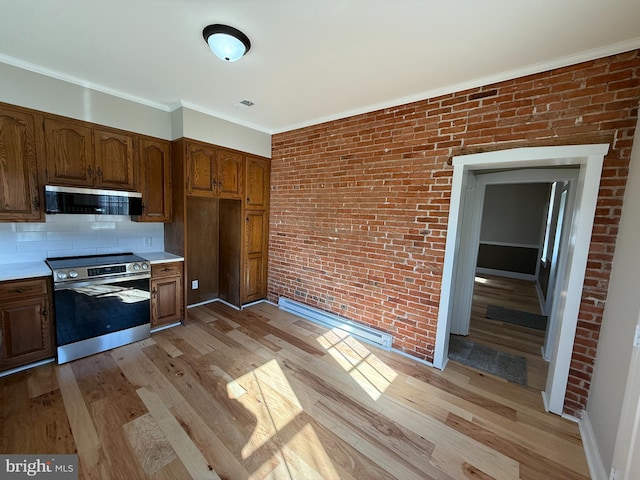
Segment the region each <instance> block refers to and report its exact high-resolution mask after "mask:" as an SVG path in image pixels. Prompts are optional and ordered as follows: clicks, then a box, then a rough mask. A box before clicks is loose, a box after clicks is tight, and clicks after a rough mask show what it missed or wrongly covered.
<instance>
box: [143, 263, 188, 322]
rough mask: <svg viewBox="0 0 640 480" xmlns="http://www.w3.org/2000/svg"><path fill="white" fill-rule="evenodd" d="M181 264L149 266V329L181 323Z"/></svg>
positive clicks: (182, 315) (182, 295)
mask: <svg viewBox="0 0 640 480" xmlns="http://www.w3.org/2000/svg"><path fill="white" fill-rule="evenodd" d="M182 263H183V262H168V263H158V264H153V265H151V328H152V329H153V328H158V327H162V326H165V325H170V324H172V323H176V322H180V321H182V319H183V317H184V289H183V275H182Z"/></svg>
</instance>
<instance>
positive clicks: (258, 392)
mask: <svg viewBox="0 0 640 480" xmlns="http://www.w3.org/2000/svg"><path fill="white" fill-rule="evenodd" d="M227 395H228V396H229V398H232V399H235V400H237V401H238V402H239V403H240V404H241V405H242V406H243V407H244V408H246V409H247V410H248V411H249V412H250V413H251V414H252V415H253V416H254V417H255V421H256V423H255V425H254V426H253V431H252V433H251V437H250V438H249V440H248V441H247V443H246V444H245V446H244V447H243V448H242V451H241V454H242V458H243V459H247V458H249V457H250V456H251V455H254V454H256V453H257V452H258V451H259V450H261V449H268V451H273V454H272V455H271V457H270V458H269V460H267V461H266V462H265V463H264V464H263V465H262V466H261V467H260V468H259V470H258V472H255V474H257V476H256V478H264V476H265V475H266V476H268V477H269V478H286V479H293V478H310V479H311V478H315V477H314V476H317V478H319V479H321V478H335V479H338V478H340V477H339V475H338V473H337V472H336V470H335V467H334V466H333V463H332V461H331V459H330V458H329V456H328V455H327V452H326V451H325V449H324V447H323V445H322V442H321V440H320V439H319V438H318V436H317V434H316V432H315V430H314V428H313V426H312V425H311V424H309V423H308V422H306V421H305V420H304V419H303V418H302V417H299V416H300V415H301V414H302V413H303V412H304V409H303V407H302V404H301V403H300V401H299V400H298V397H297V396H296V394H295V392H294V390H293V388H292V387H291V384H290V383H289V381H288V380H287V378H286V376H285V374H284V372H283V371H282V368H281V367H280V365H279V364H278V362H277V361H276V360H275V359H274V360H269V361H268V362H266V363H265V364H263V365H261V366H260V367H258V368H255V369H253V370H252V371H251V372H249V373H247V374H245V375H243V376H241V377H239V378H237V379H235V380H232V381H230V382H229V383H227ZM318 472H319V473H320V474H321V475H320V476H318ZM252 477H253V475H252Z"/></svg>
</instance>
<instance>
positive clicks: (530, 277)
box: [476, 267, 537, 282]
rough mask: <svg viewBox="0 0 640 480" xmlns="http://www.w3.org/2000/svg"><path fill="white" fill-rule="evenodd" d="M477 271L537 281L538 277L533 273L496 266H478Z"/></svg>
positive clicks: (484, 273)
mask: <svg viewBox="0 0 640 480" xmlns="http://www.w3.org/2000/svg"><path fill="white" fill-rule="evenodd" d="M476 273H480V274H481V275H495V276H497V277H506V278H515V279H518V280H529V281H531V282H535V281H536V279H537V277H536V275H535V274H533V273H520V272H511V271H509V270H498V269H496V268H484V267H476Z"/></svg>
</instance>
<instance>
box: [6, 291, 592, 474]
mask: <svg viewBox="0 0 640 480" xmlns="http://www.w3.org/2000/svg"><path fill="white" fill-rule="evenodd" d="M189 316H190V323H189V326H187V327H176V328H172V329H169V330H165V331H162V332H158V333H156V334H154V335H153V337H152V338H151V339H148V340H145V341H142V342H138V343H135V344H132V345H127V346H124V347H120V348H117V349H115V350H112V351H110V352H106V353H102V354H97V355H94V356H91V357H88V358H84V359H80V360H77V361H74V362H71V363H69V364H65V365H62V366H55V365H53V364H48V365H44V366H40V367H37V368H35V369H32V370H29V371H25V372H21V373H18V374H14V375H11V376H8V377H5V378H2V379H0V408H1V412H0V413H1V415H0V429H1V430H0V439H1V444H0V451H1V452H2V453H73V452H78V454H79V459H80V470H81V471H80V478H87V479H88V478H95V479H110V478H111V479H126V480H129V479H136V478H153V479H169V478H173V479H188V478H214V479H215V478H222V479H233V480H235V479H262V478H274V479H304V480H306V479H330V478H341V479H358V480H361V479H385V478H396V479H401V480H410V479H416V480H418V479H419V480H425V479H452V478H453V479H479V480H486V479H492V478H494V479H518V478H522V479H535V480H539V479H558V480H567V479H587V478H588V469H587V464H586V461H585V456H584V452H583V448H582V443H581V441H580V435H579V432H578V426H577V425H576V424H574V423H572V422H570V421H568V420H565V419H562V418H560V417H558V416H555V415H552V414H547V413H545V412H544V411H543V407H542V402H541V400H540V398H539V397H540V396H539V395H538V398H537V399H536V398H534V397H532V396H531V395H529V394H527V392H523V389H522V387H517V386H514V385H512V384H509V383H508V382H505V381H501V380H497V379H494V378H489V377H487V376H485V375H479V374H478V373H477V372H474V371H472V370H470V369H467V368H465V367H463V366H461V365H455V364H451V365H450V366H448V367H447V368H446V370H445V371H444V372H441V371H439V370H436V369H434V368H431V367H428V366H425V365H422V364H420V363H418V362H416V361H414V360H412V359H411V358H407V357H405V356H402V355H399V354H396V353H389V352H385V351H382V350H379V349H376V348H374V347H372V346H369V345H366V344H363V343H360V342H358V341H356V340H353V339H351V338H349V337H344V336H342V335H340V334H339V333H337V332H334V331H329V330H327V329H325V328H321V327H318V326H316V325H314V324H311V323H309V322H307V321H305V320H302V319H300V318H298V317H296V316H294V315H291V314H288V313H285V312H282V311H280V310H279V309H278V308H277V307H276V306H274V305H271V304H268V303H261V304H257V305H254V306H252V307H250V308H248V309H245V310H243V311H241V312H238V311H235V310H233V309H231V308H229V307H227V306H225V305H223V304H220V303H214V304H210V305H208V306H201V307H197V308H194V309H190V310H189Z"/></svg>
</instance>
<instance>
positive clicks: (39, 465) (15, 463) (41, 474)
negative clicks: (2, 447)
mask: <svg viewBox="0 0 640 480" xmlns="http://www.w3.org/2000/svg"><path fill="white" fill-rule="evenodd" d="M0 478H2V479H3V480H4V479H7V480H9V479H16V480H17V479H21V478H46V479H48V480H77V479H78V455H1V456H0Z"/></svg>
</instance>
